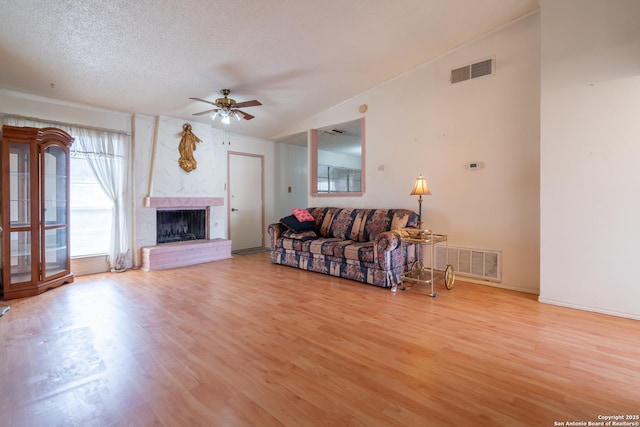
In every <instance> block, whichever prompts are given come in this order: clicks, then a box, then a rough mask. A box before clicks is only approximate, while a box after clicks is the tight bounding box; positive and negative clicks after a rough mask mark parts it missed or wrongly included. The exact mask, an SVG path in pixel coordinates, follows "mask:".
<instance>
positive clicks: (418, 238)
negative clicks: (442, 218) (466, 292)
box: [391, 228, 455, 298]
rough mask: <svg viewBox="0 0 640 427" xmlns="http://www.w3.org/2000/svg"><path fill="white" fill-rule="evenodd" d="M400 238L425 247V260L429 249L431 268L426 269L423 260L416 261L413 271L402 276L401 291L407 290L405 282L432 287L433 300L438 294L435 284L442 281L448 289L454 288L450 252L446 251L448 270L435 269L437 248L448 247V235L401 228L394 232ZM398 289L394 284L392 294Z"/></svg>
mask: <svg viewBox="0 0 640 427" xmlns="http://www.w3.org/2000/svg"><path fill="white" fill-rule="evenodd" d="M393 231H395V232H396V233H398V235H399V236H400V240H401V241H402V242H403V243H404V242H406V243H417V244H419V245H421V246H422V247H423V253H422V256H423V258H422V259H424V256H425V251H424V249H425V248H428V251H427V252H428V255H429V260H430V263H429V266H428V267H426V266H424V265H423V262H422V259H418V260H416V261H414V263H413V265H412V266H411V270H409V271H407V272H405V273H403V274H401V275H400V285H401V287H400V289H401V290H405V289H406V287H405V286H404V284H403V282H405V281H406V282H410V283H417V284H419V285H430V286H431V294H430V296H431V297H432V298H435V297H436V293H435V291H434V289H433V284H434V283H435V282H436V281H438V280H440V279H443V280H444V285H445V287H446V288H447V289H451V288H453V283H454V282H455V272H454V271H453V266H452V265H451V264H449V259H448V256H449V251H448V250H445V254H446V257H447V258H446V261H445V263H446V268H445V269H444V270H437V269H436V268H435V253H436V251H435V246H437V245H441V244H443V245H445V246H447V247H448V242H447V235H446V234H437V233H434V232H433V231H432V230H417V229H415V228H400V229H397V230H393ZM397 288H398V284H397V283H394V284H393V285H392V286H391V292H396V291H397Z"/></svg>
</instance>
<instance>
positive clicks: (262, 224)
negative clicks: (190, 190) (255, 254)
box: [227, 151, 265, 248]
mask: <svg viewBox="0 0 640 427" xmlns="http://www.w3.org/2000/svg"><path fill="white" fill-rule="evenodd" d="M232 155H234V156H245V157H257V158H259V159H260V200H261V203H260V205H261V206H260V235H261V236H262V239H261V245H262V246H261V247H263V248H264V247H265V246H264V242H265V214H264V212H265V209H264V155H263V154H254V153H244V152H241V151H227V183H228V185H227V200H228V201H229V202H228V203H227V236H229V239H230V240H231V241H233V236H232V235H231V156H232Z"/></svg>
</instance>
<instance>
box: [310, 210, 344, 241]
mask: <svg viewBox="0 0 640 427" xmlns="http://www.w3.org/2000/svg"><path fill="white" fill-rule="evenodd" d="M340 211H341V209H338V208H325V209H324V211H323V212H321V215H320V217H319V218H318V219H320V221H321V222H320V227H319V231H320V233H319V234H320V235H321V236H322V237H333V236H332V235H331V224H332V223H333V218H334V216H335V215H336V214H338V213H339V212H340ZM314 216H315V215H314Z"/></svg>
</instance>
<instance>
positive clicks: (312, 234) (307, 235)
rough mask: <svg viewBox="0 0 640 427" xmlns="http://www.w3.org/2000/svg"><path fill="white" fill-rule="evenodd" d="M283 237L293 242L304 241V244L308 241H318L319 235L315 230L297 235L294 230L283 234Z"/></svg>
mask: <svg viewBox="0 0 640 427" xmlns="http://www.w3.org/2000/svg"><path fill="white" fill-rule="evenodd" d="M282 237H286V238H287V239H293V240H302V241H303V242H304V241H306V240H313V239H317V238H318V235H317V234H316V232H315V231H314V230H307V231H302V232H300V233H296V232H295V231H293V230H287V231H285V232H284V233H282Z"/></svg>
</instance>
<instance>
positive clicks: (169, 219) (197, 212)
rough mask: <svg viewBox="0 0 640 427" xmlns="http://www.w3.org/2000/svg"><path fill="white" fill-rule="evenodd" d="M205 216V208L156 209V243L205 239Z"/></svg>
mask: <svg viewBox="0 0 640 427" xmlns="http://www.w3.org/2000/svg"><path fill="white" fill-rule="evenodd" d="M207 216H208V215H207V209H181V210H180V209H177V210H161V209H158V210H157V217H156V220H157V227H156V242H157V244H160V243H171V242H183V241H187V240H200V239H206V238H207V225H208V224H207V223H208V221H207Z"/></svg>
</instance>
